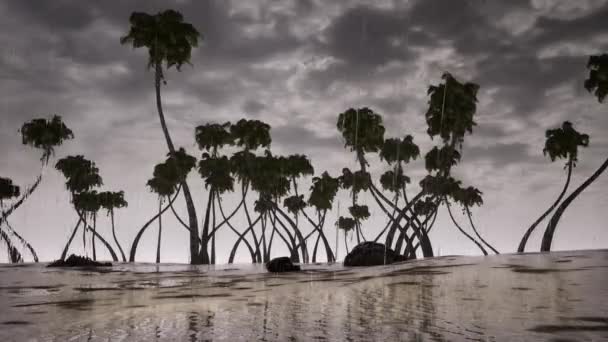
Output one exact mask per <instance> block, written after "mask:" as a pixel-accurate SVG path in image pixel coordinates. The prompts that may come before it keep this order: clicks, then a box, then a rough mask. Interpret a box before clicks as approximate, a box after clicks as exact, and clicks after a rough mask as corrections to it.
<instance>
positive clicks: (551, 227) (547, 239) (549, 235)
mask: <svg viewBox="0 0 608 342" xmlns="http://www.w3.org/2000/svg"><path fill="white" fill-rule="evenodd" d="M606 168H608V159H606V161H604V163H603V164H602V165H601V166H600V168H599V169H597V170H596V171H595V172H594V173H593V174H592V175H591V177H589V179H587V180H586V181H585V182H584V183H583V184H581V185H580V186H579V187H578V188H577V189H576V190H574V192H572V193H571V194H570V196H568V197H567V198H566V199H565V200H564V201H563V202H562V204H560V205H559V207H558V208H557V210H556V211H555V213H554V214H553V217H551V221H549V224H548V225H547V229H546V230H545V234H544V235H543V241H542V243H541V245H540V250H541V252H549V251H550V250H551V242H552V241H553V234H555V229H556V228H557V224H558V223H559V219H560V218H561V217H562V215H563V214H564V212H565V211H566V209H567V208H568V206H569V205H570V203H572V201H574V199H575V198H576V197H577V196H578V195H580V194H581V192H583V191H584V190H585V189H586V188H587V187H588V186H589V185H590V184H591V183H593V181H595V180H596V179H597V178H598V177H599V176H600V175H601V174H602V172H604V170H606Z"/></svg>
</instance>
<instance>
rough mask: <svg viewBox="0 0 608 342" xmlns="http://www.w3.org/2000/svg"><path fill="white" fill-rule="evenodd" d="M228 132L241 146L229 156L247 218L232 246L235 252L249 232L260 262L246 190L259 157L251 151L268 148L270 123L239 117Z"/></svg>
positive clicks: (253, 175)
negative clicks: (242, 229)
mask: <svg viewBox="0 0 608 342" xmlns="http://www.w3.org/2000/svg"><path fill="white" fill-rule="evenodd" d="M230 134H231V136H232V138H233V139H234V144H235V145H236V146H238V147H240V148H241V150H240V151H238V152H236V153H234V154H233V155H232V156H231V157H230V164H231V170H232V173H233V174H234V176H235V177H236V179H237V180H238V181H239V182H240V183H241V196H242V199H241V203H243V210H244V212H245V217H246V218H247V224H248V227H247V228H246V229H245V231H244V232H243V234H241V235H240V236H239V238H238V239H237V240H236V242H235V243H234V246H233V251H234V253H236V249H237V248H238V246H239V245H240V243H241V242H242V241H244V240H245V236H246V234H248V233H249V232H251V235H252V237H253V243H254V245H255V246H256V249H255V255H256V261H257V262H262V255H261V253H260V250H259V247H257V246H259V245H260V244H259V243H258V238H257V235H256V233H255V229H254V228H253V227H254V222H253V220H252V219H251V215H250V212H249V209H248V207H247V201H246V197H247V192H248V191H249V188H250V186H251V182H252V180H253V179H254V178H255V177H256V173H257V169H258V167H259V166H258V165H257V164H258V162H259V161H261V159H258V158H257V157H256V156H255V154H253V153H252V151H255V150H257V149H258V148H268V147H270V144H271V142H272V138H271V137H270V125H268V124H266V123H264V122H262V121H259V120H246V119H241V120H239V121H237V122H236V123H235V124H233V125H232V126H230ZM234 253H231V256H232V257H230V258H229V259H228V262H229V263H232V262H233V260H234V255H235V254H234Z"/></svg>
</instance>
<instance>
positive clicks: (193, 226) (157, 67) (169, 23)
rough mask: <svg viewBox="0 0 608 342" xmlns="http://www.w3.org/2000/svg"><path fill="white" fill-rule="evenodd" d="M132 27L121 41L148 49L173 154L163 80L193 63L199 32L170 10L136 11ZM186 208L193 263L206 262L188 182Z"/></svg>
mask: <svg viewBox="0 0 608 342" xmlns="http://www.w3.org/2000/svg"><path fill="white" fill-rule="evenodd" d="M129 22H130V24H131V28H130V29H129V33H128V34H127V35H126V36H124V37H121V38H120V43H121V44H131V45H132V46H133V48H140V47H145V48H147V49H148V69H151V68H154V85H155V90H156V108H157V111H158V116H159V118H160V123H161V127H162V130H163V134H164V136H165V140H166V142H167V147H168V149H169V153H175V152H176V151H175V147H174V145H173V141H172V139H171V136H170V135H169V129H168V128H167V124H166V122H165V116H164V113H163V108H162V100H161V91H160V88H161V81H163V83H165V84H166V79H165V76H164V73H163V65H164V66H165V67H166V69H167V70H168V69H170V68H171V67H173V66H175V68H176V69H177V70H178V71H180V70H181V66H182V65H183V64H185V63H188V64H190V58H191V55H192V48H193V47H196V46H197V44H198V39H199V37H200V34H199V32H198V31H197V30H196V29H195V28H194V26H192V25H191V24H189V23H186V22H184V18H183V16H182V14H181V13H179V12H177V11H174V10H166V11H163V12H159V13H157V14H155V15H150V14H147V13H142V12H133V13H132V14H131V16H130V18H129ZM180 185H181V187H182V189H183V192H184V198H185V200H186V208H187V210H188V219H189V226H190V228H189V230H190V262H191V263H192V264H199V263H201V262H202V260H201V258H200V254H199V243H198V221H197V218H196V209H195V207H194V202H193V201H192V195H191V193H190V189H189V187H188V184H187V183H186V180H185V179H184V180H183V181H182V182H181V183H180Z"/></svg>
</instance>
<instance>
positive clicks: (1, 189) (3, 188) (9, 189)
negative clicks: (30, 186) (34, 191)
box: [0, 177, 21, 201]
mask: <svg viewBox="0 0 608 342" xmlns="http://www.w3.org/2000/svg"><path fill="white" fill-rule="evenodd" d="M20 194H21V191H20V188H19V186H18V185H14V184H13V180H12V179H10V178H3V177H0V201H2V200H5V199H10V198H13V197H19V195H20Z"/></svg>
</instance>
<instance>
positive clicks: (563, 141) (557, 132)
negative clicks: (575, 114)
mask: <svg viewBox="0 0 608 342" xmlns="http://www.w3.org/2000/svg"><path fill="white" fill-rule="evenodd" d="M546 136H547V141H546V142H545V148H544V149H543V153H545V154H548V155H549V157H550V158H551V161H553V160H555V159H557V158H563V159H566V160H567V162H566V168H568V180H567V181H566V185H567V184H568V182H569V181H570V175H571V174H572V169H573V168H574V167H576V162H577V161H578V148H579V146H581V147H587V146H589V135H587V134H582V133H579V132H577V131H576V130H575V129H574V127H573V126H572V123H570V122H568V121H566V122H564V123H563V124H562V127H561V128H556V129H550V130H547V132H546ZM579 189H581V188H580V187H579ZM579 189H577V190H576V191H574V192H573V193H572V194H571V195H570V196H568V198H567V199H566V200H565V201H564V202H562V204H561V205H560V206H559V207H558V208H557V210H556V212H555V214H554V215H553V217H552V218H551V220H550V221H549V224H548V225H547V229H546V230H545V233H544V235H543V240H542V242H541V251H545V252H548V251H549V250H551V242H552V240H553V234H554V233H555V228H556V227H557V221H558V220H559V218H560V217H561V215H562V214H563V212H564V210H566V208H567V206H568V205H569V204H570V203H571V202H572V200H574V198H575V197H576V195H574V194H578V193H580V191H582V190H580V191H579V192H578V193H577V191H578V190H579ZM583 189H584V188H583ZM565 190H566V189H565V187H564V190H563V191H562V194H561V197H563V193H564V192H565ZM573 195H574V196H573ZM558 200H561V198H558ZM558 203H559V202H558V201H556V202H555V203H554V204H553V206H552V207H551V208H549V209H553V208H554V207H555V206H556V205H557V204H558ZM564 204H565V205H564ZM547 214H548V212H547V213H545V216H546V215H547ZM556 215H557V216H556ZM542 218H544V217H542Z"/></svg>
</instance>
